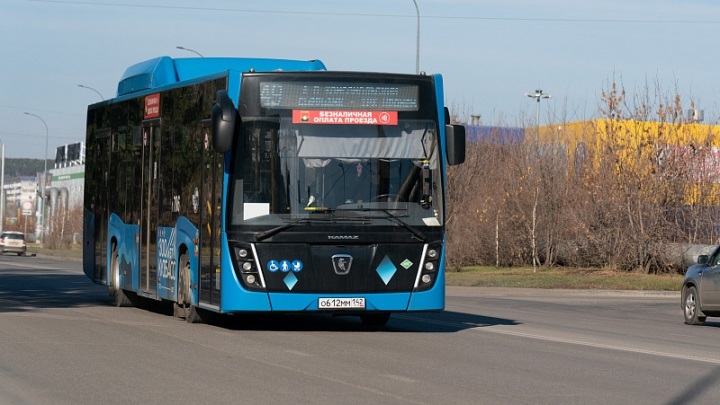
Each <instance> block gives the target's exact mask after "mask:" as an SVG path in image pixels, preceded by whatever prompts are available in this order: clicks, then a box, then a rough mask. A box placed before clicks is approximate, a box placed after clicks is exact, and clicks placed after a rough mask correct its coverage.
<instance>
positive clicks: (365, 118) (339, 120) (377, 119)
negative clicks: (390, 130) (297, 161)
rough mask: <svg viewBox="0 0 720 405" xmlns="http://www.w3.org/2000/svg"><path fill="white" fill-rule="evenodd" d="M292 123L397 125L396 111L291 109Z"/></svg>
mask: <svg viewBox="0 0 720 405" xmlns="http://www.w3.org/2000/svg"><path fill="white" fill-rule="evenodd" d="M292 122H293V124H340V125H397V123H398V113H397V111H357V110H293V115H292Z"/></svg>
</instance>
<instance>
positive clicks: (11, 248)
mask: <svg viewBox="0 0 720 405" xmlns="http://www.w3.org/2000/svg"><path fill="white" fill-rule="evenodd" d="M26 250H27V245H26V244H25V234H23V233H22V232H9V231H8V232H3V233H2V234H1V235H0V254H3V253H7V252H10V253H17V255H18V256H22V255H24V254H25V251H26Z"/></svg>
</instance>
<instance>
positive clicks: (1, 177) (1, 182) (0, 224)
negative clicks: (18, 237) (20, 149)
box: [0, 141, 5, 232]
mask: <svg viewBox="0 0 720 405" xmlns="http://www.w3.org/2000/svg"><path fill="white" fill-rule="evenodd" d="M0 144H1V145H2V146H1V148H2V152H0V153H1V154H2V164H0V232H2V231H4V230H5V142H2V141H0Z"/></svg>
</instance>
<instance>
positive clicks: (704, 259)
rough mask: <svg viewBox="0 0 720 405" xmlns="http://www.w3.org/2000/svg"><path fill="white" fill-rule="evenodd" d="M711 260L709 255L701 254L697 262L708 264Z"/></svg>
mask: <svg viewBox="0 0 720 405" xmlns="http://www.w3.org/2000/svg"><path fill="white" fill-rule="evenodd" d="M709 260H710V259H709V258H708V255H700V256H698V258H697V264H708V261H709Z"/></svg>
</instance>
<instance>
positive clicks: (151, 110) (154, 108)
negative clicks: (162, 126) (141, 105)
mask: <svg viewBox="0 0 720 405" xmlns="http://www.w3.org/2000/svg"><path fill="white" fill-rule="evenodd" d="M159 116H160V93H155V94H150V95H149V96H145V119H149V118H157V117H159Z"/></svg>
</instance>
